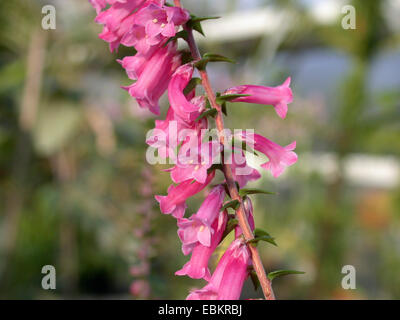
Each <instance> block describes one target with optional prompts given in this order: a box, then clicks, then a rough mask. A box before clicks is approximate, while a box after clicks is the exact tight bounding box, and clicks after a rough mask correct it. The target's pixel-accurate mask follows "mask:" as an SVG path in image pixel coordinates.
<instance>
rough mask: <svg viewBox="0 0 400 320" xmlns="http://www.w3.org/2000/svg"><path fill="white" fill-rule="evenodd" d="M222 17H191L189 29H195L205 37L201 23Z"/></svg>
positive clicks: (188, 24)
mask: <svg viewBox="0 0 400 320" xmlns="http://www.w3.org/2000/svg"><path fill="white" fill-rule="evenodd" d="M219 18H220V17H196V16H194V15H191V19H190V20H189V21H188V22H187V23H186V25H187V27H189V28H190V29H193V30H195V31H197V32H198V33H200V34H201V35H203V36H204V31H203V27H202V26H201V22H202V21H205V20H211V19H219Z"/></svg>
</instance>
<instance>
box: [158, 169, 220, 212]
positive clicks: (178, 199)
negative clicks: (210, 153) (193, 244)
mask: <svg viewBox="0 0 400 320" xmlns="http://www.w3.org/2000/svg"><path fill="white" fill-rule="evenodd" d="M214 176H215V171H213V172H211V173H210V174H209V175H208V177H207V180H206V181H205V183H198V182H196V181H193V180H187V181H184V182H182V183H181V184H179V185H177V186H175V185H171V186H170V187H169V188H168V195H167V196H156V197H155V198H156V200H157V201H158V202H159V203H160V209H161V212H162V213H164V214H171V215H173V216H174V217H175V218H183V216H184V214H185V210H186V203H185V201H186V199H187V198H190V197H192V196H193V195H195V194H196V193H199V192H200V191H201V190H203V189H204V188H205V187H206V186H207V185H208V184H209V183H210V182H211V180H212V179H213V178H214Z"/></svg>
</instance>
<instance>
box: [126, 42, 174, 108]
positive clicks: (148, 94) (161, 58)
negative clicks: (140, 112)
mask: <svg viewBox="0 0 400 320" xmlns="http://www.w3.org/2000/svg"><path fill="white" fill-rule="evenodd" d="M179 64H180V55H179V54H178V52H177V50H176V43H169V44H168V45H167V46H166V47H160V48H158V49H157V51H156V52H155V53H154V54H153V55H152V57H151V58H150V59H149V60H148V61H147V62H146V65H145V66H144V67H143V70H140V69H139V73H140V76H139V78H138V81H137V82H135V83H134V84H132V85H131V86H129V87H123V89H126V90H128V91H129V94H130V95H131V96H132V97H134V98H136V99H137V101H138V103H139V105H140V107H142V108H148V109H149V110H150V111H151V112H153V113H154V114H156V115H159V114H160V106H159V103H158V101H159V99H160V98H161V96H162V95H163V93H164V92H165V90H166V89H167V88H168V83H169V81H170V79H171V75H172V74H173V72H174V71H175V70H176V68H177V67H178V66H179ZM137 71H138V70H136V73H137Z"/></svg>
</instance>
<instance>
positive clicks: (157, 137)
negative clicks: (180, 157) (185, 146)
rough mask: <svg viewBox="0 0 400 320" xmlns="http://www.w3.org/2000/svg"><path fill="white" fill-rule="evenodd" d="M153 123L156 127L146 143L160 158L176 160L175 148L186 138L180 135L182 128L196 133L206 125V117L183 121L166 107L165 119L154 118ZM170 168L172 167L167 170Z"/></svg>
mask: <svg viewBox="0 0 400 320" xmlns="http://www.w3.org/2000/svg"><path fill="white" fill-rule="evenodd" d="M195 103H197V102H195ZM200 108H201V107H200ZM155 123H156V127H155V128H154V130H152V131H151V132H150V135H149V136H148V137H147V139H146V143H147V144H148V145H150V146H152V147H153V148H157V149H158V155H159V156H160V157H161V158H163V159H165V158H171V159H172V160H173V161H176V152H177V151H176V150H177V147H178V144H179V143H180V142H181V141H184V140H185V139H186V136H183V137H182V135H181V133H183V132H184V130H190V129H191V130H192V132H196V133H197V132H200V131H201V130H202V129H206V128H207V127H208V121H207V118H203V119H201V120H200V121H198V122H196V123H194V122H193V123H187V122H183V121H181V120H180V118H179V117H177V116H176V115H175V112H174V110H173V109H172V108H169V109H168V112H167V117H166V119H165V120H156V121H155ZM189 132H190V131H189ZM172 170H173V168H172V169H171V170H168V171H172ZM188 179H191V177H188V178H187V179H185V180H188ZM182 181H184V180H180V181H178V180H174V182H175V183H180V182H182ZM203 182H204V181H203Z"/></svg>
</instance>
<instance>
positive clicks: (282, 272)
mask: <svg viewBox="0 0 400 320" xmlns="http://www.w3.org/2000/svg"><path fill="white" fill-rule="evenodd" d="M304 273H305V272H303V271H296V270H277V271H273V272H270V273H268V276H267V277H268V279H269V280H271V281H272V280H273V279H275V278H276V277H282V276H287V275H289V274H304Z"/></svg>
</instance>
